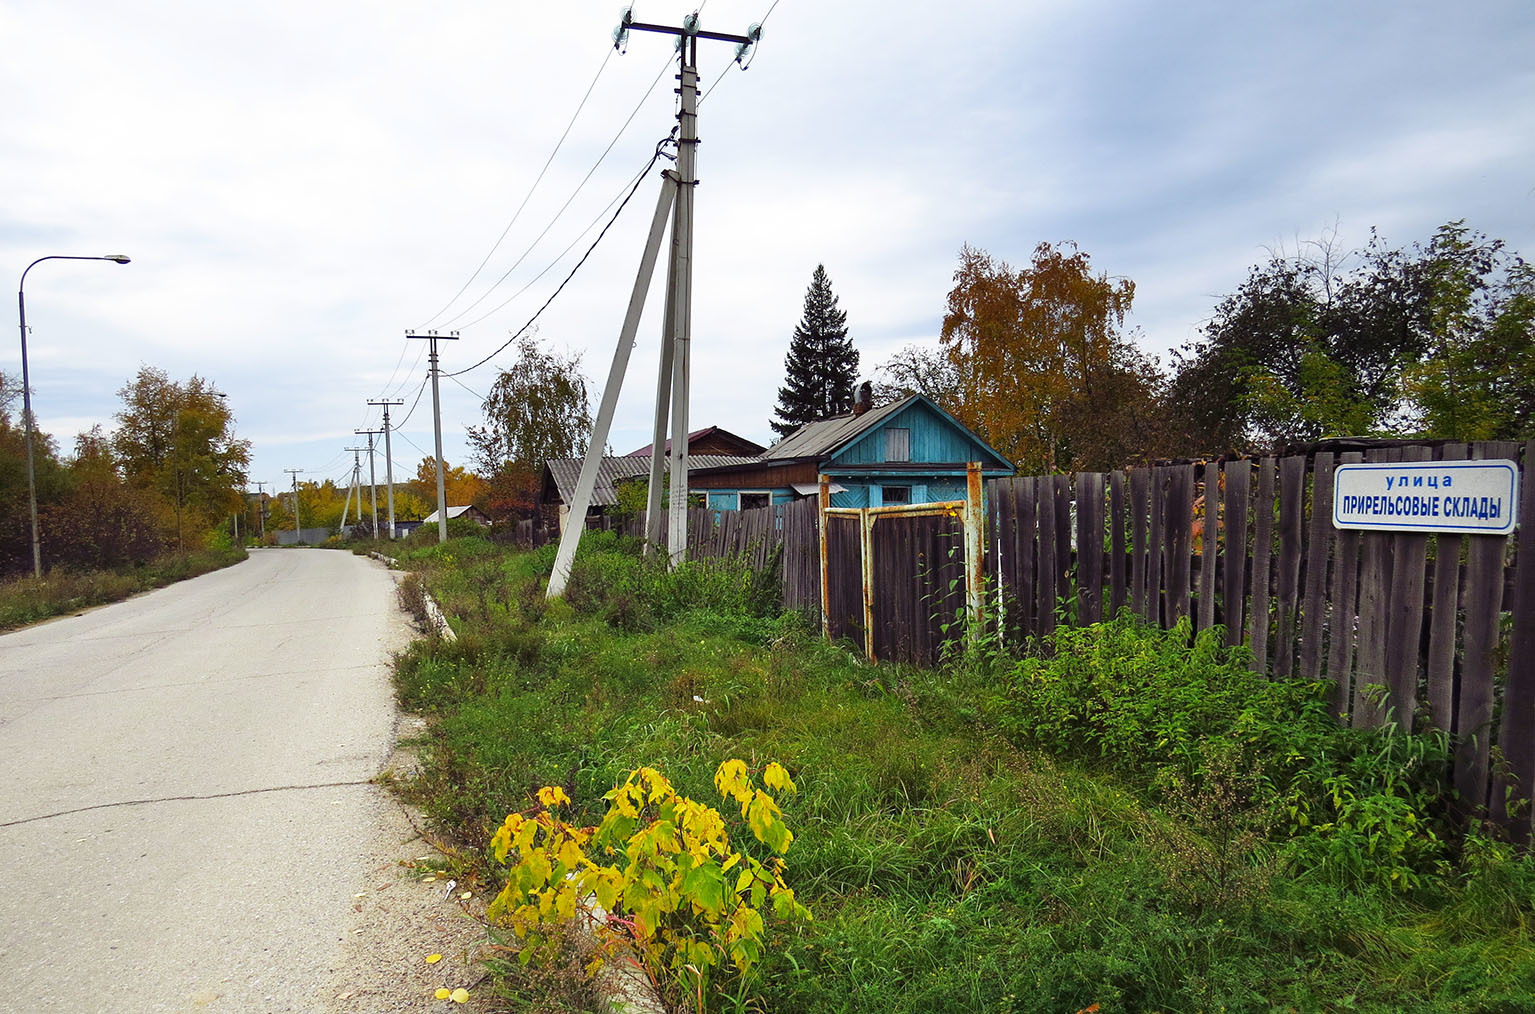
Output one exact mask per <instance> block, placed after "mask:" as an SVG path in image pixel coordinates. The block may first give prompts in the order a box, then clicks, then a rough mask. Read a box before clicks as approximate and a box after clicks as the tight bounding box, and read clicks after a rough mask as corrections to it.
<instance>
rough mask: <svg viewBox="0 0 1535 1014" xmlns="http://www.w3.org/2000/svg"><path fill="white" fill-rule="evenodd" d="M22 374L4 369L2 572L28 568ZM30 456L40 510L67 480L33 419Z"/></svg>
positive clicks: (0, 387) (0, 395) (0, 397)
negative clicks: (15, 373)
mask: <svg viewBox="0 0 1535 1014" xmlns="http://www.w3.org/2000/svg"><path fill="white" fill-rule="evenodd" d="M21 412H22V397H21V378H20V377H17V376H15V375H13V374H9V373H0V573H19V572H21V571H23V570H26V571H28V572H30V570H31V567H32V521H31V511H30V510H29V509H28V505H27V451H26V432H25V429H24V426H23V423H22V418H21ZM33 424H34V425H33V430H32V458H33V465H34V472H35V476H36V485H37V502H38V507H39V510H41V509H42V508H43V507H44V506H46V505H48V504H50V503H55V502H57V501H58V500H59V499H60V497H62V496H63V494H64V491H65V486H66V477H65V474H64V466H63V464H62V463H61V462H60V461H59V456H58V451H57V449H56V446H55V444H54V441H53V438H52V437H50V436H49V435H48V434H46V433H43V432H40V431H39V430H38V429H37V427H36V419H34V420H33Z"/></svg>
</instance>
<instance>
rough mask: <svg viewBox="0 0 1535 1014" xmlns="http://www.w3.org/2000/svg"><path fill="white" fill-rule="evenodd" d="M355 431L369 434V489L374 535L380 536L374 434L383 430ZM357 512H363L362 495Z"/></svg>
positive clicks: (359, 495)
mask: <svg viewBox="0 0 1535 1014" xmlns="http://www.w3.org/2000/svg"><path fill="white" fill-rule="evenodd" d="M352 432H353V433H356V434H358V435H361V434H363V433H366V434H367V435H368V491H369V495H370V496H371V497H372V499H373V537H374V538H375V539H377V538H378V476H377V474H376V473H375V472H374V471H373V435H374V434H375V433H382V432H384V431H383V430H353V431H352ZM357 513H358V515H361V514H362V495H361V494H358V497H357Z"/></svg>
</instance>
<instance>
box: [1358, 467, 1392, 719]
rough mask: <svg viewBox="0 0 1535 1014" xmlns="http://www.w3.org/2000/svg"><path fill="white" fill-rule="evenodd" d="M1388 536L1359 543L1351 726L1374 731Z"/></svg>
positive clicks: (1387, 595)
mask: <svg viewBox="0 0 1535 1014" xmlns="http://www.w3.org/2000/svg"><path fill="white" fill-rule="evenodd" d="M1389 456H1390V452H1389V451H1370V452H1369V453H1367V454H1366V455H1365V460H1366V461H1386V460H1388V459H1389ZM1392 544H1393V543H1392V536H1391V533H1390V532H1363V533H1361V535H1360V542H1359V626H1358V641H1357V644H1356V646H1355V661H1354V704H1353V724H1354V725H1355V726H1356V727H1360V728H1376V727H1378V726H1380V725H1383V724H1384V723H1385V721H1386V703H1385V702H1384V701H1382V700H1380V699H1379V698H1378V697H1376V696H1375V695H1374V693H1373V692H1372V691H1371V690H1370V689H1369V688H1370V687H1374V686H1385V684H1386V619H1387V616H1388V615H1389V613H1390V603H1391V569H1390V567H1391V547H1392Z"/></svg>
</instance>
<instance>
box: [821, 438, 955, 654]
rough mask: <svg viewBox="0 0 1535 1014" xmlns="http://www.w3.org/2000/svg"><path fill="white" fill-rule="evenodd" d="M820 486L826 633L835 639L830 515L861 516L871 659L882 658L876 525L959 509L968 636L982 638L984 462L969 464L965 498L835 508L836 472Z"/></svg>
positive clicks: (865, 620) (866, 646)
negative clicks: (877, 636)
mask: <svg viewBox="0 0 1535 1014" xmlns="http://www.w3.org/2000/svg"><path fill="white" fill-rule="evenodd" d="M819 478H820V483H821V490H820V507H821V510H820V514H821V517H820V525H819V528H820V548H821V636H823V637H825V638H826V639H827V640H831V558H830V556H829V554H828V551H827V540H828V535H827V524H826V519H827V518H828V517H847V518H857V519H858V527H859V540H858V541H859V552H858V556H859V562H860V569H861V571H862V580H863V631H864V632H863V637H864V656H865V657H866V658H867V659H868V660H869V661H870V662H877V661H879V659H878V658H877V657H876V656H875V652H874V592H875V589H874V526H875V525H876V524H877V523H878V522H879V520H880V519H881V518H894V517H936V516H939V515H943V514H955V513H957V514H958V515H959V518H960V525H961V527H962V528H963V529H964V533H965V540H964V544H965V616H966V619H967V623H966V626H965V629H966V633H967V636H968V637H969V638H970V639H971V640H972V641H973V640H975V639H976V638H979V637H980V636H981V635H982V633H983V632H984V631H983V624H984V623H985V601H984V594H983V588H982V584H983V574H984V569H983V568H984V566H985V560H984V557H983V555H982V554H983V549H982V547H984V546H985V544H986V541H985V528H986V511H985V508H984V504H983V498H982V491H983V486H982V482H981V463H980V462H979V461H971V462H967V463H966V465H965V499H964V500H948V501H944V502H942V503H922V504H899V505H896V506H893V507H833V506H832V505H831V477H830V476H828V475H825V474H822V475H821V476H819Z"/></svg>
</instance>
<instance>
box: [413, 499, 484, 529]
mask: <svg viewBox="0 0 1535 1014" xmlns="http://www.w3.org/2000/svg"><path fill="white" fill-rule="evenodd" d="M472 510H474V505H473V504H467V503H466V504H464V505H463V506H462V507H454V506H451V505H449V507H448V520H449V521H452V520H453V519H454V518H457V517H462V516H463V514H464V512H465V511H472ZM476 513H478V512H476ZM436 520H437V512H436V511H432V513H430V514H428V515H427V516H426V517H425V518H424V519H423V520H422V522H421V523H422V524H423V525H424V524H430V523H435V522H436Z"/></svg>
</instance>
